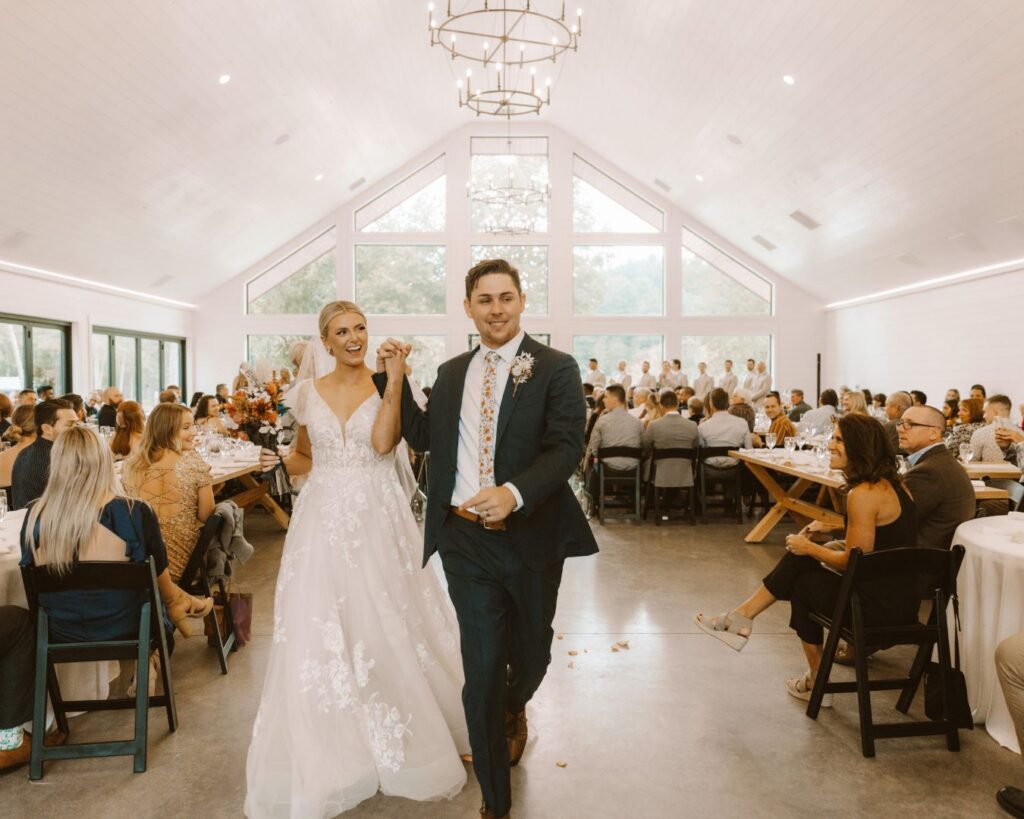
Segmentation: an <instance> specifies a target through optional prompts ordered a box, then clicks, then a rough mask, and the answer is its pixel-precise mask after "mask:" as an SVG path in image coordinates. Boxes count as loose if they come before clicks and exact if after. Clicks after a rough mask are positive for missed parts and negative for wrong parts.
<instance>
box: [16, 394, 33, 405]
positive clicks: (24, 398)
mask: <svg viewBox="0 0 1024 819" xmlns="http://www.w3.org/2000/svg"><path fill="white" fill-rule="evenodd" d="M18 404H19V406H28V407H34V406H35V405H36V391H35V390H22V391H21V392H19V393H18Z"/></svg>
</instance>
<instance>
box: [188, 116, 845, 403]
mask: <svg viewBox="0 0 1024 819" xmlns="http://www.w3.org/2000/svg"><path fill="white" fill-rule="evenodd" d="M504 133H505V126H504V125H499V124H495V123H474V124H473V125H470V126H466V127H465V128H462V129H460V130H458V131H456V132H454V133H452V134H451V135H449V136H448V137H446V138H445V139H444V140H442V141H441V142H440V143H438V144H436V145H434V146H432V147H431V148H430V149H429V150H427V151H425V152H424V153H423V154H421V155H420V156H418V157H415V158H414V159H412V160H411V161H409V162H408V163H406V164H405V165H404V166H402V167H400V168H396V169H395V171H394V172H393V173H392V174H390V175H389V176H388V177H386V178H384V179H382V180H379V181H378V182H376V183H374V184H373V185H368V186H367V187H366V188H364V189H363V190H360V191H359V193H358V195H357V196H355V197H353V199H352V200H350V201H349V202H347V203H345V204H344V205H342V206H341V207H339V208H338V209H337V210H336V211H335V212H333V213H331V214H328V215H327V216H326V217H325V218H324V219H323V220H322V221H321V222H319V223H318V224H316V225H313V226H311V227H310V229H309V230H307V231H305V232H304V233H303V234H302V235H300V236H296V237H295V238H294V239H293V241H291V242H289V243H288V244H286V245H285V246H283V247H282V248H280V249H279V251H277V252H275V253H274V254H272V255H270V256H268V257H267V258H266V259H264V260H262V261H261V262H260V263H258V264H256V265H254V266H253V267H252V268H250V269H249V270H247V271H244V272H242V273H240V274H239V275H238V276H237V277H236V278H235V279H233V280H231V281H229V282H227V283H226V284H224V285H222V286H220V287H218V288H217V289H216V290H215V291H213V292H212V293H210V294H209V295H208V296H206V297H205V298H203V299H201V300H200V302H199V305H198V312H197V317H196V325H195V337H196V348H197V349H198V350H200V351H201V355H200V356H199V357H198V359H197V361H196V375H197V380H196V382H195V384H196V386H197V388H199V389H208V388H212V387H213V386H214V385H215V384H216V383H218V382H222V381H228V380H230V378H231V377H232V376H233V375H234V373H235V372H236V371H237V369H238V364H239V362H240V361H242V360H243V359H244V358H245V353H246V350H245V337H246V335H247V334H289V335H290V334H306V335H309V334H312V333H313V332H315V327H316V318H315V316H312V315H310V316H247V315H245V303H244V290H245V282H246V281H248V280H250V279H252V278H253V277H255V276H256V275H258V274H259V273H260V272H262V271H263V270H265V269H267V268H268V267H269V266H271V265H272V264H274V263H275V262H276V261H277V260H279V259H281V258H283V257H284V256H286V255H287V254H288V253H290V252H291V251H292V250H294V249H296V248H298V247H301V246H302V245H303V244H304V243H305V242H306V241H308V240H309V239H310V238H312V237H314V236H316V235H318V234H319V233H321V232H322V231H323V230H324V229H326V228H329V227H330V226H331V225H336V226H337V241H338V255H337V260H338V263H337V270H338V293H339V295H340V297H341V298H347V299H352V298H353V291H354V278H353V270H352V257H353V252H352V246H353V244H354V243H355V242H357V241H371V242H375V241H388V240H391V239H395V238H398V237H396V236H394V235H393V234H380V233H376V234H356V233H355V232H354V228H353V214H354V212H355V210H356V209H357V208H359V207H361V206H362V205H363V204H364V203H366V202H368V201H370V200H371V199H373V198H374V197H375V196H377V195H379V194H380V193H382V192H383V191H385V190H387V189H388V188H389V187H390V186H392V185H394V184H395V183H396V182H398V181H400V180H401V179H403V178H404V177H405V176H407V175H408V174H409V173H411V172H412V171H414V170H416V169H417V168H419V167H421V166H422V165H423V164H425V163H426V162H429V161H431V160H433V159H435V158H436V157H437V156H439V155H440V154H442V153H444V154H446V173H447V176H448V179H447V191H448V194H447V202H446V207H447V221H448V225H449V229H448V230H447V231H446V232H445V233H442V234H417V235H414V236H410V235H405V236H403V237H401V238H402V239H404V240H405V241H412V242H415V243H444V244H446V245H447V248H448V250H447V257H446V258H447V266H448V270H447V273H448V286H447V296H446V315H445V316H443V317H437V316H435V317H427V316H423V317H417V316H379V317H376V316H373V317H370V319H369V324H370V332H371V334H373V335H384V334H396V335H397V334H410V335H444V336H445V337H446V339H447V353H448V355H449V356H453V355H457V354H458V353H461V352H464V351H465V349H466V337H467V334H468V333H471V332H474V329H473V327H472V324H471V323H470V321H469V320H468V319H467V318H466V317H465V315H464V314H463V310H462V299H463V293H462V281H463V276H464V275H465V271H466V270H468V269H469V267H470V245H471V244H473V243H487V242H488V241H491V242H494V243H498V244H507V243H509V242H508V240H507V239H504V240H496V239H495V238H492V237H481V236H480V235H474V234H472V233H471V232H470V229H469V221H470V220H469V203H468V200H467V198H466V196H465V190H466V182H467V180H468V178H469V138H470V136H474V135H503V134H504ZM513 133H515V134H523V135H528V136H547V137H548V140H549V159H550V162H549V167H550V174H551V187H552V193H551V207H550V214H551V218H550V226H549V227H550V230H549V232H548V233H547V234H543V235H536V236H531V237H529V238H528V239H527V238H526V237H522V239H523V241H532V242H534V243H537V242H544V243H546V244H548V246H549V268H550V269H549V282H548V287H549V292H548V304H549V314H548V315H547V316H525V317H524V319H523V324H524V327H525V328H526V330H527V331H529V332H537V333H549V334H550V335H551V343H552V346H554V347H557V348H559V349H562V350H566V351H571V350H572V337H573V336H574V335H590V334H603V333H632V332H644V333H657V334H661V335H663V336H664V337H665V351H666V356H667V357H668V358H673V357H675V356H678V355H679V350H680V347H681V339H682V337H683V336H686V335H716V334H717V335H733V334H751V335H757V334H771V335H772V336H774V338H775V350H774V359H773V360H774V365H773V369H774V370H775V373H774V376H775V384H776V385H778V386H782V387H793V386H800V387H803V388H804V389H805V390H807V391H808V393H812V392H813V391H814V388H815V356H816V354H817V353H819V352H823V351H824V339H825V321H824V311H823V308H822V307H821V305H820V304H818V303H817V302H816V301H815V300H813V299H812V298H811V297H810V296H808V295H807V294H806V293H805V292H804V291H802V290H800V289H799V288H797V287H796V286H794V285H793V284H791V283H790V282H788V281H786V280H784V279H782V278H780V277H779V276H778V275H776V274H775V273H773V272H772V271H769V270H767V269H765V268H764V267H763V266H762V265H760V264H758V263H757V262H756V261H755V260H753V259H751V258H750V257H748V256H746V255H745V254H744V253H743V252H742V251H739V250H738V249H736V248H734V247H733V246H732V245H730V244H729V243H728V242H727V241H725V240H723V239H722V238H721V237H718V236H716V235H715V234H713V233H712V232H710V231H708V230H706V229H705V228H704V227H703V226H702V225H700V224H699V223H697V222H695V221H694V220H692V219H690V218H689V217H688V216H687V215H686V214H683V213H681V212H680V211H679V210H678V209H677V208H675V207H674V206H673V205H672V204H670V203H669V202H668V201H667V200H665V199H664V198H662V197H661V196H660V195H659V194H658V193H657V192H656V191H654V190H652V189H650V188H648V187H646V186H645V185H642V184H640V183H638V182H636V180H632V179H631V178H630V177H629V176H627V175H626V174H623V173H621V172H620V171H618V169H617V168H616V167H615V165H614V164H613V163H611V162H609V161H606V160H604V159H603V158H601V157H599V156H595V155H594V154H593V152H592V151H589V150H588V149H587V148H586V146H584V145H580V144H577V143H575V142H574V141H573V140H572V139H571V138H570V137H568V136H567V135H566V134H565V133H564V132H562V131H560V130H559V129H557V128H554V127H552V126H550V125H546V124H543V123H538V124H534V125H531V126H528V127H526V126H524V127H522V128H520V127H519V126H516V128H515V130H514V132H513ZM573 152H576V153H579V154H580V155H581V156H583V157H584V158H586V159H587V160H588V161H591V162H593V163H594V164H595V165H597V166H598V167H599V168H601V169H602V170H604V171H606V172H608V173H610V174H612V175H614V176H615V177H616V178H618V179H619V180H620V181H622V182H623V183H624V184H626V185H628V186H629V187H631V188H632V189H633V190H634V191H636V192H637V193H639V194H640V195H642V196H643V197H645V198H646V199H648V200H649V201H650V202H652V203H654V204H655V205H657V206H658V207H660V208H662V209H663V210H664V211H665V213H666V215H667V223H666V230H665V233H664V234H639V235H637V236H632V235H629V236H626V235H608V236H604V235H600V234H591V235H588V237H587V239H588V241H590V242H593V243H595V244H600V243H602V242H623V243H629V242H630V241H633V242H636V243H664V244H665V247H666V254H665V259H666V291H665V301H666V304H667V305H668V306H669V310H668V313H667V314H666V315H665V316H658V317H649V318H628V317H610V318H591V317H580V316H575V315H573V313H572V245H573V242H574V234H573V233H572V226H571V223H570V222H571V217H570V214H571V207H570V203H569V202H567V201H566V200H565V199H563V197H571V195H572V161H571V160H572V154H573ZM684 224H686V225H687V226H688V227H690V228H691V229H693V230H694V231H696V232H698V233H701V234H702V235H703V236H704V237H705V238H707V239H708V240H709V241H712V242H713V243H715V244H717V245H718V246H719V247H720V248H721V249H722V250H725V251H726V252H728V253H730V254H731V255H733V256H734V257H735V258H737V259H738V260H740V261H741V262H743V263H744V264H746V265H747V266H748V267H750V268H751V269H753V270H755V271H756V272H758V273H759V274H761V275H762V276H764V278H766V279H768V280H770V281H772V282H773V283H774V284H775V301H776V313H775V315H773V316H764V317H749V318H730V317H706V318H690V317H685V318H684V317H682V316H681V315H680V307H679V305H680V304H681V288H682V284H681V267H682V261H681V255H680V242H681V230H682V227H683V225H684ZM459 226H461V227H459ZM515 238H516V239H518V238H520V237H515ZM512 243H515V239H513V241H512ZM741 368H742V365H741V364H740V363H739V362H737V369H741Z"/></svg>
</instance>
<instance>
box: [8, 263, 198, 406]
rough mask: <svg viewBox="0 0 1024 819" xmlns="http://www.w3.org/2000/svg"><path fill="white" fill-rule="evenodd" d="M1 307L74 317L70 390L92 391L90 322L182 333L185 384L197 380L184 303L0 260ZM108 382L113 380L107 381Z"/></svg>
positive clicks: (36, 314)
mask: <svg viewBox="0 0 1024 819" xmlns="http://www.w3.org/2000/svg"><path fill="white" fill-rule="evenodd" d="M0 293H3V302H2V304H0V312H4V313H10V314H13V315H19V316H31V317H32V318H42V319H52V320H56V321H67V322H70V323H71V371H72V391H73V392H77V393H78V394H80V395H88V393H89V391H90V390H91V389H92V385H91V384H90V383H89V382H90V380H91V373H92V338H91V336H92V328H93V327H94V326H101V327H112V328H115V329H118V330H133V331H136V332H145V333H157V334H161V335H172V336H181V337H183V338H185V339H186V344H185V354H186V360H185V376H186V386H187V387H188V389H191V388H192V387H191V385H192V384H193V383H195V380H194V373H195V366H194V361H195V351H194V350H193V345H192V322H193V319H194V313H193V311H192V310H189V309H186V308H178V307H171V306H169V305H164V304H158V303H154V302H152V301H149V300H147V299H142V298H135V297H132V296H128V295H119V294H115V293H110V292H107V291H104V290H102V289H98V288H90V287H88V286H83V285H76V284H72V283H70V282H66V281H58V280H51V279H45V278H40V277H37V276H34V275H31V274H27V273H21V272H15V271H13V270H11V269H6V268H4V267H2V266H0ZM104 386H109V385H104Z"/></svg>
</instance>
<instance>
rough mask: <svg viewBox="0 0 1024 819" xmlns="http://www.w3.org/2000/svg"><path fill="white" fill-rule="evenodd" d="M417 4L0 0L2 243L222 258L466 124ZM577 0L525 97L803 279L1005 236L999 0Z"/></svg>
mask: <svg viewBox="0 0 1024 819" xmlns="http://www.w3.org/2000/svg"><path fill="white" fill-rule="evenodd" d="M425 5H426V4H425V2H424V3H420V2H417V0H363V2H356V0H217V2H212V1H211V0H177V2H172V0H77V2H74V3H65V2H58V1H57V0H39V2H31V3H26V2H23V0H0V19H2V20H3V25H2V26H0V190H2V191H3V196H2V197H0V260H4V261H11V262H15V263H19V264H25V265H32V266H35V267H41V268H46V269H50V270H55V271H60V272H65V273H71V274H75V275H79V276H86V277H91V278H96V279H100V280H102V281H105V282H108V283H111V284H116V285H120V286H123V287H131V288H134V289H138V290H144V291H147V292H153V293H156V294H159V295H163V296H168V297H172V298H179V299H185V300H191V299H195V298H197V297H199V296H200V295H202V294H203V293H204V292H207V291H209V290H210V289H212V288H213V287H215V286H216V285H218V284H220V283H221V282H223V281H225V280H226V279H228V278H230V277H231V276H233V275H236V274H237V273H238V272H240V271H241V270H243V269H245V268H246V267H248V266H250V265H251V264H253V263H254V262H255V261H256V260H258V259H260V258H262V257H263V256H265V255H266V254H267V253H269V252H271V251H272V250H273V249H274V248H276V247H277V246H279V245H280V244H282V243H283V242H285V241H286V240H288V239H289V238H290V237H292V236H294V235H295V234H297V233H298V232H300V231H301V230H303V229H304V228H306V227H308V226H309V225H311V224H312V223H313V222H315V221H317V220H318V219H320V218H322V217H323V216H324V215H325V214H327V213H328V212H330V211H331V210H332V209H333V208H334V207H336V206H337V205H339V204H340V203H342V202H343V201H345V200H346V199H348V198H350V197H351V196H352V193H351V191H350V190H349V186H350V185H351V184H352V183H353V182H354V181H355V180H357V179H359V178H361V177H363V178H365V179H366V180H368V181H369V182H372V181H373V180H374V179H377V178H380V177H381V176H383V175H384V174H386V173H387V172H388V171H390V170H392V169H393V168H395V167H397V166H399V165H401V164H403V163H404V162H406V161H407V160H409V159H410V158H412V157H413V156H415V155H416V154H417V153H419V152H421V151H422V150H424V149H425V148H427V147H428V146H429V145H430V144H431V143H433V142H435V141H436V140H438V139H440V138H441V137H442V136H444V135H445V134H446V133H448V132H449V131H451V130H453V129H454V128H456V127H458V126H460V125H462V124H463V123H464V122H466V120H467V116H468V115H467V114H466V113H465V112H462V111H459V110H458V108H457V107H456V106H455V104H454V101H453V98H454V88H453V87H452V75H451V73H450V71H449V69H448V66H447V65H446V63H445V60H444V59H443V57H442V54H441V53H440V52H439V51H438V50H436V49H435V50H431V49H430V48H429V47H428V45H427V35H426V30H425V29H426V18H427V15H426V9H425ZM456 5H460V4H459V3H456ZM461 5H464V3H462V4H461ZM570 5H573V4H570ZM583 5H584V7H585V21H586V24H585V36H584V37H583V39H582V42H581V46H580V51H579V53H578V54H575V55H571V57H570V58H568V59H567V60H566V61H565V63H564V68H563V69H562V70H561V72H560V74H558V75H557V76H558V79H557V83H556V88H555V92H554V104H553V106H552V108H551V112H550V114H549V115H547V116H548V117H549V118H550V120H551V121H552V122H553V123H554V124H556V125H558V126H559V127H561V128H562V129H563V130H565V131H567V132H569V133H570V134H572V135H573V136H574V137H576V138H577V139H579V140H580V141H581V142H582V143H584V144H587V145H589V146H591V147H592V148H593V149H594V150H595V151H596V152H597V153H598V154H601V155H604V156H606V157H608V158H609V159H611V160H613V161H614V162H615V163H616V164H618V165H619V166H620V167H622V168H623V169H624V170H626V171H627V172H629V173H631V174H632V175H633V176H635V177H636V178H637V179H639V180H641V181H643V182H644V183H646V184H648V185H653V183H654V180H655V179H660V180H662V181H664V182H665V183H667V184H668V185H670V186H671V192H670V193H669V194H668V196H669V197H670V198H671V199H672V200H673V201H674V202H675V203H676V204H677V205H679V207H680V208H681V209H682V210H683V211H684V212H687V213H690V214H692V215H693V216H694V217H695V218H696V219H697V220H699V221H700V222H703V223H704V224H706V225H708V226H709V227H710V228H712V229H713V230H715V231H716V232H718V233H720V234H721V235H723V236H725V237H726V238H728V239H730V240H731V241H732V242H734V243H735V244H736V245H737V246H738V247H741V248H742V249H743V250H745V251H747V252H749V253H750V254H751V255H753V256H755V257H756V258H758V259H759V260H760V261H762V262H763V263H764V264H765V265H767V266H768V267H769V268H771V269H773V270H775V271H777V272H778V273H780V274H781V275H783V276H786V277H787V278H789V279H791V280H793V281H794V282H796V283H797V284H799V285H801V286H803V287H805V288H806V289H807V290H808V291H810V292H811V293H813V294H814V295H815V296H817V297H818V298H820V299H821V300H822V301H823V302H831V301H836V300H839V299H843V298H848V297H851V296H856V295H860V294H863V293H867V292H871V291H875V290H880V289H885V288H890V287H896V286H899V285H903V284H909V283H912V282H915V281H919V280H921V279H925V278H929V277H931V276H936V275H942V274H946V273H953V272H958V271H961V270H965V269H970V268H976V267H981V266H984V265H990V264H996V263H999V262H1004V261H1007V260H1011V259H1018V258H1021V257H1024V57H1022V56H1021V54H1022V52H1021V47H1020V44H1021V42H1024V3H1022V2H1020V0H970V2H965V1H964V0H899V1H898V2H894V0H857V2H850V0H772V1H771V2H764V0H714V1H712V0H630V2H628V3H626V2H622V0H586V2H584V3H583ZM573 7H574V6H573ZM221 74H230V75H231V81H230V82H229V83H227V84H226V85H222V84H220V83H219V82H218V77H219V76H220V75H221ZM786 74H789V75H792V76H793V77H794V79H795V83H794V84H793V85H787V84H785V83H784V82H783V80H782V77H783V75H786ZM321 173H322V174H324V179H323V180H322V181H321V182H315V181H314V178H315V176H316V175H317V174H321ZM698 174H699V175H700V176H702V177H703V180H704V181H703V182H698V181H697V180H696V178H695V177H696V175H698ZM795 211H802V212H803V213H804V214H806V215H807V216H809V217H810V218H811V219H812V220H814V222H817V223H819V224H820V226H819V227H817V228H815V229H813V230H809V229H808V228H806V227H804V226H802V225H801V224H799V223H798V222H797V221H796V220H794V219H793V218H791V216H790V214H792V213H794V212H795ZM754 236H761V237H764V239H766V240H767V241H768V242H770V243H771V244H772V245H774V246H775V249H774V250H767V249H765V248H764V247H762V246H761V245H760V244H758V243H757V242H755V241H754V239H753V237H754ZM164 277H170V279H169V280H165V281H164V283H162V284H159V283H158V282H160V280H161V279H164Z"/></svg>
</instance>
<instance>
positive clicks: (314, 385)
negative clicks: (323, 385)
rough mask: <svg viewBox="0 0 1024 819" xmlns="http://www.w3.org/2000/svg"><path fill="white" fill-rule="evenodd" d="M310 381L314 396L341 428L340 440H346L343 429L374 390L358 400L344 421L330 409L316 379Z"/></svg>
mask: <svg viewBox="0 0 1024 819" xmlns="http://www.w3.org/2000/svg"><path fill="white" fill-rule="evenodd" d="M312 383H313V392H315V393H316V397H317V398H319V399H320V403H322V404H323V405H324V407H325V408H326V410H327V411H328V412H329V413H330V414H331V417H332V418H333V419H334V422H335V423H336V424H337V425H338V429H339V430H341V437H342V440H348V438H347V436H346V435H345V430H346V429H347V428H348V425H349V423H351V421H352V419H353V418H355V417H356V416H357V415H358V414H359V410H361V409H362V408H363V407H364V406H365V404H366V402H367V401H369V400H370V399H371V398H373V396H374V395H376V394H377V393H376V391H374V392H371V393H370V394H369V395H367V396H366V398H364V399H363V400H362V401H360V402H359V405H358V406H357V407H356V408H355V409H354V410H352V414H351V415H349V417H348V418H346V419H345V420H344V421H342V420H341V418H340V417H339V416H338V414H337V413H336V412H335V411H334V410H333V409H331V405H330V404H328V403H327V399H326V398H324V397H323V395H322V394H321V392H320V387H319V386H317V383H316V379H314V380H313V382H312Z"/></svg>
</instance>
